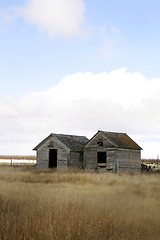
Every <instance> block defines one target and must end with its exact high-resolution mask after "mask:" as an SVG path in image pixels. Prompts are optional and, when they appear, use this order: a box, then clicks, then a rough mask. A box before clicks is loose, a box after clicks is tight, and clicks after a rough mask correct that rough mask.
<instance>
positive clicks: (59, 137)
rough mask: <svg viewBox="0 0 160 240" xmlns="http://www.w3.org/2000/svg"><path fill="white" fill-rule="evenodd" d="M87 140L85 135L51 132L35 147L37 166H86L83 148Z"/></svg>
mask: <svg viewBox="0 0 160 240" xmlns="http://www.w3.org/2000/svg"><path fill="white" fill-rule="evenodd" d="M87 142H88V139H87V138H86V137H84V136H75V135H66V134H54V133H51V134H50V135H49V136H48V137H47V138H45V139H44V140H43V141H42V142H40V143H39V144H38V145H37V146H36V147H35V148H34V149H33V150H36V151H37V166H38V167H44V168H60V167H78V168H80V167H84V157H83V149H84V145H85V144H86V143H87Z"/></svg>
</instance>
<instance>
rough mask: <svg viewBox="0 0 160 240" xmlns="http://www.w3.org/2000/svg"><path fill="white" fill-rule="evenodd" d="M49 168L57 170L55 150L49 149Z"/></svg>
mask: <svg viewBox="0 0 160 240" xmlns="http://www.w3.org/2000/svg"><path fill="white" fill-rule="evenodd" d="M48 166H49V168H57V149H49V165H48Z"/></svg>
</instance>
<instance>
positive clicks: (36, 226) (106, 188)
mask: <svg viewBox="0 0 160 240" xmlns="http://www.w3.org/2000/svg"><path fill="white" fill-rule="evenodd" d="M159 182H160V175H159V174H135V175H134V174H132V175H126V174H121V175H118V174H111V173H98V174H97V173H93V172H86V171H81V172H78V171H75V172H74V171H67V170H66V171H62V170H61V171H60V170H59V171H53V170H49V169H46V170H43V171H42V170H38V169H36V168H33V167H29V168H26V167H25V168H24V167H22V168H14V167H3V166H1V167H0V239H2V240H3V239H7V240H14V239H15V240H22V239H27V240H31V239H35V240H44V239H45V240H62V239H63V240H65V239H70V240H108V239H109V240H113V239H117V240H124V239H125V240H129V239H131V240H133V239H134V240H136V239H137V240H139V239H144V240H152V239H153V240H156V239H157V240H158V239H159V236H160V221H159V216H160V201H159V199H160V184H159Z"/></svg>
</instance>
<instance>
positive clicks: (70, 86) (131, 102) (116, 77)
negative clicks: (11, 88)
mask: <svg viewBox="0 0 160 240" xmlns="http://www.w3.org/2000/svg"><path fill="white" fill-rule="evenodd" d="M159 103H160V79H151V80H149V79H147V78H145V77H144V76H143V75H142V74H140V73H130V72H128V71H127V70H126V69H118V70H114V71H111V72H108V73H106V72H104V73H100V74H92V73H76V74H73V75H69V76H66V77H65V78H63V79H62V80H61V81H60V82H59V84H58V85H57V86H55V87H53V88H51V89H48V91H44V92H33V93H31V94H29V95H25V96H23V97H22V98H21V99H18V100H16V99H11V98H8V97H4V96H1V97H0V117H1V125H0V131H1V137H0V153H1V154H2V153H3V154H5V153H10V154H11V153H16V154H27V153H30V151H31V149H32V148H33V147H34V145H36V144H37V143H38V142H39V141H41V140H42V139H43V138H44V137H46V136H47V135H49V134H50V133H51V132H58V133H72V134H83V135H86V136H88V137H91V136H92V135H93V134H94V133H95V132H96V131H97V130H98V129H100V130H106V131H119V132H127V133H128V134H129V135H130V136H131V137H133V139H134V140H135V141H137V142H138V143H139V144H140V145H141V146H142V148H143V149H144V150H143V154H142V156H144V157H156V156H157V155H159V154H160V149H159V148H158V145H159V143H160V137H159V136H160V125H159V121H160V104H159Z"/></svg>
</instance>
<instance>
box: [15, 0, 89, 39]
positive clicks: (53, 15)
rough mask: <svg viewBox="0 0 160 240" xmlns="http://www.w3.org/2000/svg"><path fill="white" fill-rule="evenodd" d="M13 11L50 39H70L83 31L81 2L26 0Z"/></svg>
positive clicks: (71, 0)
mask: <svg viewBox="0 0 160 240" xmlns="http://www.w3.org/2000/svg"><path fill="white" fill-rule="evenodd" d="M14 11H15V12H16V14H17V16H21V17H22V18H24V20H25V21H26V22H28V23H31V24H33V25H35V26H36V27H38V29H39V30H40V31H45V32H47V33H48V35H49V36H51V37H55V36H57V35H58V36H59V35H60V36H65V37H67V38H71V37H73V36H76V35H80V34H82V32H83V31H84V29H85V19H84V13H85V5H84V2H83V0H67V1H66V0H28V1H26V3H25V4H24V5H23V6H21V7H18V8H17V7H16V8H14Z"/></svg>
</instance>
